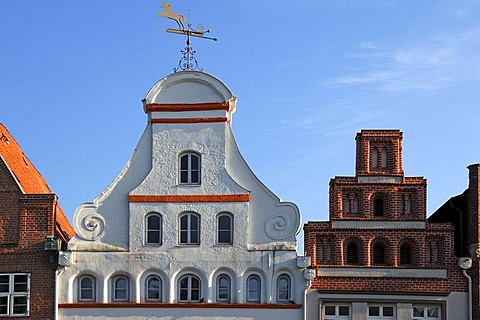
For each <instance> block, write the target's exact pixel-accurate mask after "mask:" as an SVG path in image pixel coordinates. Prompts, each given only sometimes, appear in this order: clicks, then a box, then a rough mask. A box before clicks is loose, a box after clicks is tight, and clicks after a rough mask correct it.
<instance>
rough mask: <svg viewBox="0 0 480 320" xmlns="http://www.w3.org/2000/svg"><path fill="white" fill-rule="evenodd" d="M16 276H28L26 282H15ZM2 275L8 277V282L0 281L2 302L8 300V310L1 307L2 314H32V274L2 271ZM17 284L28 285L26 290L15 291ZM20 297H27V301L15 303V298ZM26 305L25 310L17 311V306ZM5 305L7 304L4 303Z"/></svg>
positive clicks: (0, 275) (0, 314) (0, 274)
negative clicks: (4, 310)
mask: <svg viewBox="0 0 480 320" xmlns="http://www.w3.org/2000/svg"><path fill="white" fill-rule="evenodd" d="M16 276H26V281H27V282H26V283H24V282H15V277H16ZM0 277H8V278H7V279H8V280H7V281H8V282H2V283H0V290H1V291H0V299H1V300H0V303H2V302H1V301H2V300H4V301H6V312H2V311H1V309H0V312H2V313H0V316H29V315H30V274H29V273H0ZM15 284H17V285H18V284H22V285H26V290H25V291H21V290H20V291H15V290H16V289H15ZM18 298H26V302H25V303H21V304H20V303H18V304H17V305H16V304H15V300H16V299H18ZM18 305H25V309H24V310H25V312H22V313H16V310H15V306H18ZM2 306H5V305H2Z"/></svg>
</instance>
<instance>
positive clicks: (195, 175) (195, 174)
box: [191, 171, 199, 183]
mask: <svg viewBox="0 0 480 320" xmlns="http://www.w3.org/2000/svg"><path fill="white" fill-rule="evenodd" d="M191 175H192V181H191V183H198V182H199V179H198V176H199V174H198V171H192V172H191Z"/></svg>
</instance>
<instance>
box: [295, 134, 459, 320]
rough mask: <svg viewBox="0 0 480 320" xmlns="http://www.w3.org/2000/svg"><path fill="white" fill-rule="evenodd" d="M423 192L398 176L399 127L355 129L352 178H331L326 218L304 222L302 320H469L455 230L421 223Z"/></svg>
mask: <svg viewBox="0 0 480 320" xmlns="http://www.w3.org/2000/svg"><path fill="white" fill-rule="evenodd" d="M426 191H427V184H426V180H425V179H424V178H423V177H405V175H404V172H403V165H402V132H400V131H398V130H362V131H361V132H359V133H357V136H356V169H355V176H352V177H335V178H334V179H332V180H331V181H330V212H329V214H330V218H329V221H325V222H308V223H307V224H305V226H304V231H305V235H304V236H305V248H306V251H307V255H309V256H311V257H312V268H314V269H316V278H315V280H313V281H312V285H311V288H310V289H309V290H308V293H307V296H308V298H307V306H308V311H307V314H308V316H307V318H308V319H324V320H333V319H362V320H365V319H409V320H411V319H415V320H420V319H422V320H425V319H429V320H431V319H435V320H440V319H441V320H444V319H467V318H468V312H467V310H468V303H467V300H468V295H467V280H466V278H465V277H464V276H463V274H462V270H461V269H460V268H459V267H458V259H457V258H456V257H455V256H454V251H453V245H454V239H453V236H454V229H453V226H451V225H450V224H448V223H429V222H427V219H426Z"/></svg>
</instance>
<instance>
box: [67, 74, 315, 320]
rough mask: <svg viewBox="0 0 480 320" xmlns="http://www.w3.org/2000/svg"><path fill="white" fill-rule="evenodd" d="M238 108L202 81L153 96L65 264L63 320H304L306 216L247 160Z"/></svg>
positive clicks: (187, 80)
mask: <svg viewBox="0 0 480 320" xmlns="http://www.w3.org/2000/svg"><path fill="white" fill-rule="evenodd" d="M236 101H237V100H236V98H235V97H234V96H233V94H232V93H231V91H230V90H229V89H228V88H227V87H226V86H225V85H224V84H223V83H222V82H221V81H219V80H218V79H217V78H215V77H213V76H211V75H208V74H206V73H203V72H197V71H183V72H178V73H174V74H171V75H169V76H167V77H165V78H164V79H162V80H160V81H159V82H157V83H156V84H155V85H154V86H153V87H152V88H151V89H150V91H149V92H148V94H147V96H146V98H145V99H144V100H143V103H144V111H145V112H146V113H147V116H148V124H147V127H146V129H145V131H144V133H143V135H142V137H141V138H140V141H139V143H138V145H137V147H136V148H135V151H134V153H133V155H132V157H131V158H130V160H129V161H128V163H127V164H126V165H125V167H124V169H123V170H122V171H121V172H120V174H119V175H118V176H117V177H116V178H115V180H114V181H113V182H112V183H111V184H110V185H109V186H108V187H107V188H105V190H103V191H102V192H101V193H100V195H98V196H97V197H96V198H95V199H94V200H93V202H92V203H86V204H83V205H81V206H79V207H78V208H77V210H76V211H75V215H74V227H75V231H76V232H77V235H76V236H75V238H74V239H72V240H71V241H70V243H69V251H68V252H64V253H61V256H60V261H61V263H63V264H64V265H66V266H65V268H64V269H63V270H62V271H61V272H59V279H58V280H59V281H58V284H59V285H58V301H59V317H60V319H87V318H88V319H90V318H92V317H95V319H108V318H110V319H113V318H115V319H117V318H122V317H123V318H129V319H146V318H148V319H180V318H181V319H212V318H221V319H274V318H277V319H284V318H285V316H288V319H303V314H304V310H303V307H302V305H304V295H305V290H306V287H307V280H306V279H305V277H304V270H303V269H302V267H298V266H297V255H296V247H297V242H296V235H297V234H298V232H299V230H300V224H301V221H300V213H299V210H298V208H297V207H296V206H295V204H293V203H289V202H281V201H280V199H279V198H278V197H277V196H275V195H274V194H273V193H272V192H271V191H270V190H269V189H268V188H266V187H265V186H264V185H263V184H262V182H261V181H259V180H258V179H257V177H256V176H255V175H254V173H253V172H252V171H251V170H250V168H249V167H248V165H247V164H246V162H245V160H244V159H243V158H242V156H241V154H240V152H239V149H238V147H237V145H236V143H235V140H234V137H233V134H232V131H231V127H230V124H231V120H232V115H233V113H234V112H235V109H236ZM184 156H185V157H184ZM190 157H192V158H190ZM183 161H185V162H183ZM196 161H198V166H199V168H197V167H195V166H196V165H195V163H197V162H196ZM152 216H154V217H155V218H154V219H152V220H148V219H150V217H152ZM222 216H224V217H227V218H226V219H225V220H222V221H223V222H220V221H221V220H220V219H221V218H220V217H222ZM152 221H153V222H155V226H158V225H159V228H156V227H153V229H152V225H150V223H153V222H152ZM158 221H160V222H159V223H158ZM225 221H229V222H230V225H228V226H227V227H225V224H223V225H222V226H220V225H221V224H222V223H225ZM157 223H158V224H157ZM225 228H226V229H225ZM150 236H152V238H150ZM152 239H153V241H152ZM226 239H227V240H226ZM152 277H153V278H155V279H156V282H155V284H154V285H152V287H151V289H152V290H153V291H155V290H157V291H156V293H153V291H149V290H148V288H149V286H148V284H147V282H148V279H152ZM84 278H88V279H90V280H88V281H86V282H85V283H82V284H80V281H81V279H84ZM118 278H122V279H124V280H125V281H126V287H125V288H124V284H125V283H122V285H121V286H120V287H118V286H116V285H117V282H116V279H118ZM252 278H256V279H257V280H258V282H250V280H251V279H252ZM220 279H223V280H225V279H226V280H225V282H222V284H220ZM119 283H120V282H119ZM255 284H257V285H258V288H257V287H255ZM117 294H118V295H119V296H120V298H121V299H115V297H116V295H117ZM149 295H151V297H154V299H153V300H152V299H149ZM257 298H258V299H257Z"/></svg>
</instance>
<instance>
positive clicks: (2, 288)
mask: <svg viewBox="0 0 480 320" xmlns="http://www.w3.org/2000/svg"><path fill="white" fill-rule="evenodd" d="M9 279H10V277H9V276H8V275H4V276H0V292H8V291H9V289H8V283H9Z"/></svg>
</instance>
